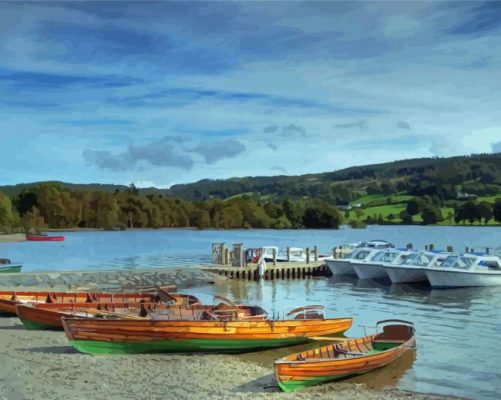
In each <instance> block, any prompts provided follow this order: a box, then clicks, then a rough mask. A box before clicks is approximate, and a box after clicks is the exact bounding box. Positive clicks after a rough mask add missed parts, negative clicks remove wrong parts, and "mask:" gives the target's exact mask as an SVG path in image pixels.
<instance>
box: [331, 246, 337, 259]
mask: <svg viewBox="0 0 501 400" xmlns="http://www.w3.org/2000/svg"><path fill="white" fill-rule="evenodd" d="M336 252H337V247H333V248H332V258H336Z"/></svg>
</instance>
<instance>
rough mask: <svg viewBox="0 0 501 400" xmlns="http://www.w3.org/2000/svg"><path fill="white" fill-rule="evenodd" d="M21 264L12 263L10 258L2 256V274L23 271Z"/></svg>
mask: <svg viewBox="0 0 501 400" xmlns="http://www.w3.org/2000/svg"><path fill="white" fill-rule="evenodd" d="M21 268H23V266H22V265H21V264H12V263H11V261H10V260H9V259H8V258H0V274H9V273H15V272H21Z"/></svg>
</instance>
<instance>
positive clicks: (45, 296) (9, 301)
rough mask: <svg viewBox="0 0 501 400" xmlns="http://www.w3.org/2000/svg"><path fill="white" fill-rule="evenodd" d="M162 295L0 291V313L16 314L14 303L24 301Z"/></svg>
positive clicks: (92, 300)
mask: <svg viewBox="0 0 501 400" xmlns="http://www.w3.org/2000/svg"><path fill="white" fill-rule="evenodd" d="M163 296H164V295H158V294H148V293H86V292H38V291H0V315H4V316H7V315H11V316H16V315H17V314H16V305H17V304H24V303H101V302H105V303H116V302H122V303H131V302H134V303H137V302H140V301H144V302H158V301H160V300H161V299H162V297H163Z"/></svg>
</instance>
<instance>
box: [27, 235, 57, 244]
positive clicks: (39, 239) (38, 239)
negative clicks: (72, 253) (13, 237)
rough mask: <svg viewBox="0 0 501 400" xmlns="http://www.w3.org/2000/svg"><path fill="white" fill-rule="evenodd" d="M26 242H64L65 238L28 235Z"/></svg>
mask: <svg viewBox="0 0 501 400" xmlns="http://www.w3.org/2000/svg"><path fill="white" fill-rule="evenodd" d="M26 240H30V241H33V242H62V241H64V236H48V235H33V234H31V233H27V234H26Z"/></svg>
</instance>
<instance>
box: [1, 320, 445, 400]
mask: <svg viewBox="0 0 501 400" xmlns="http://www.w3.org/2000/svg"><path fill="white" fill-rule="evenodd" d="M284 350H285V349H281V350H277V351H279V352H283V351H284ZM285 351H287V350H285ZM289 351H290V350H289ZM0 354H1V355H2V357H1V360H2V364H3V365H2V366H1V368H0V399H8V400H28V399H34V400H63V399H64V400H66V399H82V400H84V399H90V398H98V399H101V398H102V399H107V400H119V399H120V400H128V399H130V400H139V399H147V400H156V399H158V400H165V399H232V400H233V399H242V400H245V399H314V398H315V399H316V398H322V399H345V400H352V399H353V400H354V399H380V400H386V399H428V400H431V399H444V397H435V396H429V395H422V394H417V393H412V392H403V391H399V390H386V391H385V390H383V391H381V390H374V389H371V388H370V386H367V385H366V384H363V383H357V382H356V381H355V382H353V381H351V382H344V383H335V384H327V385H322V386H318V387H314V388H310V389H308V390H305V391H303V392H300V393H281V392H279V389H278V387H277V386H276V382H275V378H274V376H273V370H272V367H271V359H272V358H273V357H275V356H276V355H277V354H276V353H275V352H274V351H271V352H270V351H268V352H261V353H249V354H241V355H220V354H154V355H114V356H89V355H84V354H80V353H78V352H76V351H75V350H73V348H72V347H71V346H69V344H68V342H67V340H66V337H65V335H64V333H63V332H48V331H28V330H25V329H24V327H23V326H22V325H21V323H20V322H19V320H18V319H17V318H1V319H0ZM259 354H262V356H259ZM383 371H384V370H381V372H383ZM391 373H393V372H391ZM383 375H385V374H384V373H382V374H381V376H383ZM375 378H376V377H375Z"/></svg>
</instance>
